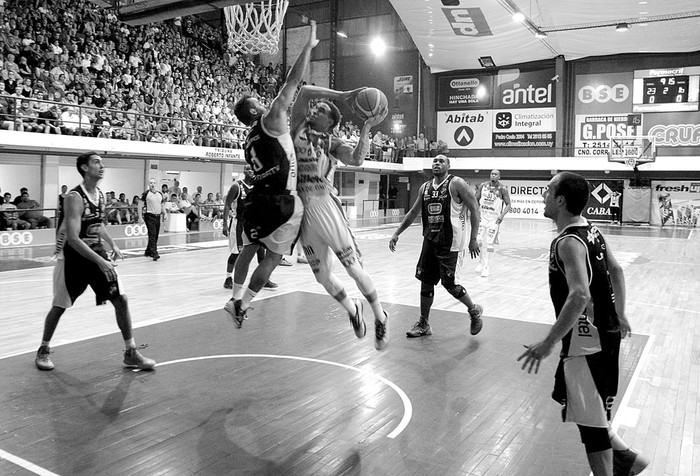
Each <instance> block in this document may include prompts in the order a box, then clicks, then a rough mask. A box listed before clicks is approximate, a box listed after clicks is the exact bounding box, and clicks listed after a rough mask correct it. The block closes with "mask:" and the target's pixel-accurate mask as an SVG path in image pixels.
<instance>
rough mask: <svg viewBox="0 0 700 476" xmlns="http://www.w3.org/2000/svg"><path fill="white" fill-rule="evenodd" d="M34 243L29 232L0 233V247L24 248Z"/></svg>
mask: <svg viewBox="0 0 700 476" xmlns="http://www.w3.org/2000/svg"><path fill="white" fill-rule="evenodd" d="M32 241H34V235H32V233H31V232H30V231H12V232H3V233H0V246H26V245H29V244H31V242H32Z"/></svg>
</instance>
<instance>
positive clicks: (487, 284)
mask: <svg viewBox="0 0 700 476" xmlns="http://www.w3.org/2000/svg"><path fill="white" fill-rule="evenodd" d="M601 228H602V229H603V232H604V233H605V234H606V236H607V237H608V242H609V243H610V246H611V248H612V250H613V252H615V253H616V255H617V257H618V260H619V261H621V262H622V263H623V266H624V267H625V272H626V278H627V284H628V286H627V287H628V300H627V303H628V305H627V309H628V315H629V317H630V320H631V321H632V325H633V332H634V335H633V337H632V339H630V340H626V341H625V343H624V347H623V362H622V364H623V365H622V368H623V376H622V382H621V388H620V395H619V397H618V402H617V405H616V409H615V419H614V424H615V426H616V427H617V428H618V431H619V433H620V434H621V436H622V437H623V438H624V439H625V440H626V441H627V442H628V443H629V444H631V445H632V446H633V447H635V448H637V449H638V450H640V451H642V452H643V453H645V454H646V455H648V456H649V457H650V458H652V459H653V463H652V466H651V467H650V469H649V470H648V471H647V472H646V473H644V474H650V475H693V474H698V470H697V469H696V468H697V467H698V466H700V419H698V417H697V416H696V415H697V413H698V410H699V408H698V401H699V400H698V377H699V376H700V372H699V368H698V366H699V364H700V331H699V330H698V326H697V325H696V322H697V320H698V318H699V317H700V311H698V306H697V305H696V304H695V303H696V302H697V296H698V295H699V291H700V289H698V288H699V287H700V285H699V284H698V283H700V279H698V278H700V276H699V274H700V272H699V270H700V268H699V264H700V263H699V261H700V260H699V259H698V256H697V249H698V242H697V241H698V239H697V235H696V234H695V233H694V232H690V231H688V230H685V231H673V230H665V229H664V230H660V229H658V228H656V229H655V228H642V227H615V228H612V227H608V226H602V227H601ZM392 231H393V227H384V228H376V229H363V230H359V231H358V232H357V238H358V243H359V245H360V247H361V248H362V250H363V252H364V257H365V267H366V268H367V269H368V271H369V272H370V274H372V276H373V277H374V280H375V283H376V285H377V288H378V290H379V294H380V299H381V300H382V301H383V302H384V303H385V306H386V309H387V310H388V312H389V314H390V316H391V317H390V319H391V321H390V322H391V324H390V330H391V332H392V343H391V346H390V348H389V349H387V350H386V351H384V352H377V351H375V350H374V348H373V343H372V337H371V335H370V334H371V330H372V326H371V319H370V316H369V314H368V315H367V321H368V324H369V327H368V331H370V332H369V333H368V336H367V337H366V338H365V339H363V340H358V339H356V338H355V336H354V334H353V332H352V330H351V328H350V326H349V323H348V322H347V317H346V316H345V313H344V312H343V311H342V310H341V309H340V307H339V306H338V305H336V304H335V302H334V301H333V300H332V299H331V298H329V297H328V296H326V295H325V294H324V293H323V289H322V288H321V287H320V285H318V284H317V283H315V281H314V279H313V277H312V274H311V272H310V270H309V269H308V266H307V265H303V264H294V265H293V266H291V267H281V268H278V269H277V270H276V271H275V273H274V274H273V280H274V281H276V282H277V283H278V284H279V288H278V290H277V291H263V292H261V293H260V295H259V297H260V298H261V299H260V301H259V302H257V303H254V305H253V307H254V308H255V309H254V310H252V311H250V312H249V316H250V318H249V320H247V321H246V322H245V323H244V326H243V328H242V329H240V330H237V329H235V328H234V327H233V326H232V325H231V323H230V322H229V321H228V320H227V318H226V317H225V315H224V313H223V312H221V311H220V308H221V306H222V305H223V304H224V302H225V301H226V300H227V299H228V297H229V295H228V291H226V290H224V289H223V288H222V287H221V285H222V282H223V278H224V269H225V260H226V257H227V253H228V252H227V249H226V248H225V247H222V246H219V245H222V244H223V243H209V244H202V245H201V246H192V247H174V248H172V249H167V250H166V251H164V252H163V253H162V254H163V257H162V258H161V260H160V261H158V262H153V261H151V260H147V259H145V258H140V257H137V256H138V250H134V251H133V253H130V256H133V257H132V258H129V259H126V260H125V261H123V262H120V263H119V266H118V270H119V273H120V276H121V277H122V280H123V281H124V283H125V285H126V288H127V292H128V295H129V298H130V305H131V309H132V315H133V319H134V323H135V327H137V330H136V332H135V334H136V339H137V342H138V343H148V344H149V347H148V348H147V349H146V350H144V353H146V354H147V355H149V356H151V357H153V358H155V359H156V360H158V361H159V363H160V365H159V367H157V368H156V370H155V371H154V372H133V371H130V370H124V369H122V367H121V348H122V342H121V339H120V337H119V334H118V333H117V329H116V324H115V322H114V318H113V310H112V309H111V306H109V307H105V306H103V307H99V308H96V307H95V306H94V305H93V303H94V301H93V299H92V296H91V293H90V292H88V293H86V294H85V295H84V296H83V297H82V298H81V299H80V300H79V301H78V303H77V304H76V305H75V306H74V308H72V309H71V310H69V311H67V312H66V314H65V315H64V318H63V321H62V322H61V324H60V325H59V328H58V331H57V333H56V336H55V338H54V341H53V343H52V345H53V349H54V351H55V354H54V355H53V356H52V357H53V360H54V362H55V363H56V370H54V371H53V372H39V371H37V370H36V369H35V368H34V365H33V355H34V352H35V351H36V348H37V346H38V343H39V340H40V336H41V328H42V325H43V319H44V316H45V313H46V311H47V310H48V309H49V307H50V302H51V272H52V268H51V267H50V266H42V267H38V268H32V269H19V270H14V271H6V272H2V273H0V306H1V307H0V314H1V316H0V321H1V322H2V329H3V330H2V332H1V333H0V339H1V343H2V345H0V363H1V364H0V382H2V384H0V420H1V421H2V425H1V427H2V432H1V433H0V474H3V475H4V474H21V475H24V474H46V475H50V474H60V475H70V474H86V475H89V474H115V475H117V474H119V475H124V474H139V475H152V474H173V475H180V474H185V475H189V474H211V475H217V474H299V475H304V474H332V475H335V474H367V475H375V474H388V475H404V474H409V475H424V474H445V475H452V474H455V475H467V474H474V475H565V474H571V475H582V476H583V475H586V474H588V471H587V465H586V463H585V457H584V455H583V449H582V447H581V445H580V443H579V442H578V437H577V431H576V430H575V427H574V426H572V425H568V424H563V423H560V421H559V411H558V405H557V404H556V403H554V402H553V401H552V400H551V399H550V398H549V394H550V392H551V384H552V378H553V373H554V368H555V365H556V359H555V358H554V357H550V359H549V360H547V361H545V363H544V365H543V367H542V369H541V370H540V374H539V375H537V376H534V375H528V374H526V373H524V372H522V371H521V370H520V367H519V365H518V363H517V362H515V359H516V358H517V356H518V355H520V353H521V352H522V345H523V344H527V343H531V342H534V341H536V340H538V339H539V338H540V337H541V336H543V335H544V333H545V332H546V330H547V328H548V326H549V325H550V324H551V322H552V320H553V315H552V307H551V304H550V302H549V298H548V291H547V284H546V283H547V277H546V273H547V271H546V253H547V248H548V244H549V242H550V241H551V239H552V238H553V236H554V231H553V229H552V226H551V224H550V223H547V222H534V221H525V220H506V222H505V223H504V225H503V228H502V235H501V245H500V247H499V248H498V250H497V255H496V257H495V258H494V262H493V265H492V268H491V276H490V277H489V278H481V277H479V276H478V275H476V274H475V273H473V272H472V271H471V269H468V270H465V272H464V273H463V275H462V278H463V281H464V282H465V285H466V287H467V289H468V290H469V291H470V293H471V295H472V297H473V298H474V299H475V301H477V302H479V303H482V304H483V305H484V308H485V313H484V314H485V316H486V317H485V319H484V322H485V324H484V330H483V331H482V333H481V334H479V335H478V336H477V337H471V336H469V333H468V322H467V319H466V317H465V315H464V312H463V309H461V308H460V305H459V304H457V303H455V302H454V301H453V300H452V298H451V297H450V296H449V295H448V294H447V293H446V292H445V291H444V290H438V291H437V293H436V300H435V305H434V311H433V314H432V320H431V322H432V325H433V332H434V334H433V335H432V336H430V337H426V338H422V339H407V338H406V337H405V331H406V330H407V329H408V328H410V326H411V325H412V324H413V322H415V320H416V319H417V317H418V311H417V307H416V305H417V302H418V290H419V284H418V282H417V281H416V280H415V278H413V271H414V266H415V261H416V259H417V255H418V252H419V250H420V233H419V232H420V230H419V228H418V227H415V226H414V227H412V228H410V229H409V230H407V231H406V232H405V233H404V234H403V235H402V236H401V239H400V241H399V244H398V250H397V252H396V253H394V254H392V253H390V252H389V251H388V246H387V242H388V239H389V237H390V235H391V233H392ZM337 271H338V274H339V276H340V277H341V279H342V280H343V282H344V283H345V284H346V287H347V289H348V292H349V293H350V294H351V295H353V296H359V293H358V291H357V290H356V288H355V287H354V284H353V283H352V282H351V280H349V279H348V278H347V276H345V275H344V274H343V271H342V269H338V270H337Z"/></svg>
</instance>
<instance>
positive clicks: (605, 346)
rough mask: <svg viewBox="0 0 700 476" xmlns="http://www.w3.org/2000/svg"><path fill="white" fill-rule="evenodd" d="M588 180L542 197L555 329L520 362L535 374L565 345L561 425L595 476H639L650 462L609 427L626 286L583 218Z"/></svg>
mask: <svg viewBox="0 0 700 476" xmlns="http://www.w3.org/2000/svg"><path fill="white" fill-rule="evenodd" d="M589 195H590V188H589V185H588V182H587V181H586V179H584V178H583V177H581V176H580V175H577V174H574V173H571V172H562V173H559V174H557V175H555V176H554V177H553V178H552V180H551V181H550V182H549V185H548V187H547V189H546V191H545V192H544V203H545V207H544V216H546V217H547V218H551V219H552V220H554V222H555V223H556V226H557V230H558V231H559V235H558V236H557V237H556V238H555V239H554V241H553V242H552V246H551V249H550V253H549V290H550V296H551V298H552V303H553V304H554V310H555V313H556V319H557V321H556V323H555V324H554V325H553V326H552V328H551V330H550V331H549V334H548V335H547V337H546V338H545V339H544V340H543V341H541V342H537V343H535V344H531V345H529V346H526V348H527V350H526V351H525V352H524V353H523V354H522V355H521V356H520V357H519V358H518V360H522V359H524V362H523V369H525V368H527V370H528V373H529V372H532V370H533V369H534V371H535V373H537V371H538V370H539V367H540V361H541V360H542V359H544V358H545V357H547V356H548V355H549V354H550V353H551V352H552V350H553V348H554V346H555V345H556V343H557V342H559V341H562V351H561V354H560V361H559V366H558V368H557V371H556V375H555V385H554V392H553V393H552V398H554V399H555V400H556V401H557V402H559V403H560V404H562V405H563V408H564V411H563V413H562V414H563V416H564V421H568V422H573V423H576V424H577V425H578V428H579V431H580V433H581V441H582V442H583V444H584V445H585V448H586V454H587V456H588V462H589V465H590V467H591V470H592V472H593V474H594V475H595V476H599V475H612V474H613V473H614V474H616V475H617V474H625V475H627V474H639V473H640V472H641V471H642V470H643V469H644V468H645V467H646V466H647V465H648V464H649V461H648V460H646V459H645V458H643V457H642V456H640V455H638V454H637V453H636V452H634V451H633V450H631V449H630V448H629V447H628V446H627V445H626V444H625V443H624V441H622V439H621V438H620V437H619V436H618V435H617V434H616V433H615V432H614V431H613V429H612V428H611V427H610V423H609V420H610V410H611V408H612V405H613V402H614V399H615V396H616V393H617V381H618V373H619V356H620V340H621V338H622V337H625V336H627V335H629V334H630V332H631V330H630V325H629V322H628V321H627V318H626V317H625V278H624V274H623V271H622V268H621V267H620V265H619V264H618V262H617V260H615V257H614V256H613V254H612V252H611V251H610V247H609V245H608V244H607V243H606V241H605V239H604V238H603V236H602V235H601V234H600V231H599V230H598V229H597V228H596V227H595V226H593V225H591V224H590V223H588V221H587V220H586V219H585V218H583V217H582V216H581V212H582V211H583V209H584V208H585V206H586V203H588V197H589Z"/></svg>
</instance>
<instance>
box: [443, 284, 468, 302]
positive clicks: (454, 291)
mask: <svg viewBox="0 0 700 476" xmlns="http://www.w3.org/2000/svg"><path fill="white" fill-rule="evenodd" d="M445 289H447V292H448V293H450V294H451V295H452V297H454V298H455V299H460V298H461V297H462V296H464V295H465V294H467V290H466V289H464V287H463V286H461V285H459V284H453V285H452V286H449V287H448V286H445Z"/></svg>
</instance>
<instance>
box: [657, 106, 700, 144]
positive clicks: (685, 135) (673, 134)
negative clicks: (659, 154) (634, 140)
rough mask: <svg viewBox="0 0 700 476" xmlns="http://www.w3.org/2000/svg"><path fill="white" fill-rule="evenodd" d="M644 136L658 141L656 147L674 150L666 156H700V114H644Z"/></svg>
mask: <svg viewBox="0 0 700 476" xmlns="http://www.w3.org/2000/svg"><path fill="white" fill-rule="evenodd" d="M644 135H648V136H653V137H654V138H655V139H656V147H657V149H658V148H672V150H667V151H666V153H665V155H698V154H700V112H666V113H658V114H644Z"/></svg>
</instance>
